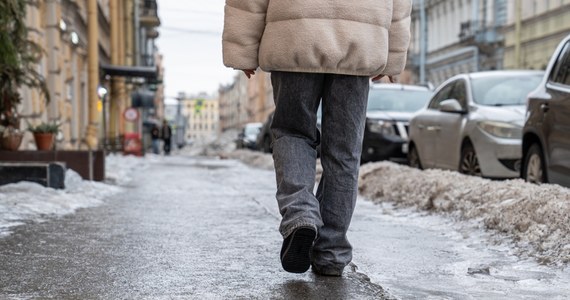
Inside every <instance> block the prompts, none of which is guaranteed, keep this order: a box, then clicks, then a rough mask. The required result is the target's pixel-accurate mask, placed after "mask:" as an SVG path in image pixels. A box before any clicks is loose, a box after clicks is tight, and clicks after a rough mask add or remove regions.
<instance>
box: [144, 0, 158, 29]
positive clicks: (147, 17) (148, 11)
mask: <svg viewBox="0 0 570 300" xmlns="http://www.w3.org/2000/svg"><path fill="white" fill-rule="evenodd" d="M141 6H142V7H141V15H140V22H141V25H142V26H145V27H158V26H160V19H159V18H158V4H157V3H156V0H144V1H142V3H141Z"/></svg>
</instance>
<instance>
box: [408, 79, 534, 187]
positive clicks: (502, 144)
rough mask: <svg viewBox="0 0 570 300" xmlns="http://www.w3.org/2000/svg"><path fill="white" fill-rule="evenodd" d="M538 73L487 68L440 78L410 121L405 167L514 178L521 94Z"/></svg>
mask: <svg viewBox="0 0 570 300" xmlns="http://www.w3.org/2000/svg"><path fill="white" fill-rule="evenodd" d="M543 74H544V72H541V71H491V72H479V73H470V74H461V75H457V76H455V77H452V78H451V79H449V80H447V81H446V82H444V83H443V84H442V85H441V86H440V87H439V88H438V89H437V91H436V93H435V95H434V96H433V97H432V99H431V100H430V102H429V104H428V106H427V108H425V109H423V110H421V111H420V112H418V114H417V115H415V116H414V117H413V118H412V121H411V122H410V146H409V153H408V159H409V161H410V165H411V166H414V167H419V168H441V169H449V170H457V171H459V172H461V173H464V174H469V175H476V176H483V177H490V178H514V177H518V176H519V175H520V161H521V157H522V151H521V145H522V129H523V124H524V114H525V110H526V107H525V104H526V103H525V102H526V97H527V95H528V93H529V92H530V91H532V90H534V89H535V88H536V87H537V86H538V84H539V83H540V81H541V80H542V76H543Z"/></svg>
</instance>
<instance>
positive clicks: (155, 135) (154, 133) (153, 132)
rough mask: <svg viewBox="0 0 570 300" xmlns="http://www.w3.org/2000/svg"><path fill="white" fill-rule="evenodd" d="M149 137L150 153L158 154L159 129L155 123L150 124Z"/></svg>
mask: <svg viewBox="0 0 570 300" xmlns="http://www.w3.org/2000/svg"><path fill="white" fill-rule="evenodd" d="M150 139H151V142H152V153H154V154H160V129H158V126H157V125H156V124H152V128H151V129H150Z"/></svg>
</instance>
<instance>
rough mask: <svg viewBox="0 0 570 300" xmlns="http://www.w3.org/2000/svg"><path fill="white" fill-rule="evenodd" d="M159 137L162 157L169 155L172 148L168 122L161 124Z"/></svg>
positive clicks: (170, 129)
mask: <svg viewBox="0 0 570 300" xmlns="http://www.w3.org/2000/svg"><path fill="white" fill-rule="evenodd" d="M160 136H161V137H162V141H163V142H164V155H170V148H171V146H172V128H171V127H170V125H168V121H166V120H164V121H163V122H162V129H161V132H160Z"/></svg>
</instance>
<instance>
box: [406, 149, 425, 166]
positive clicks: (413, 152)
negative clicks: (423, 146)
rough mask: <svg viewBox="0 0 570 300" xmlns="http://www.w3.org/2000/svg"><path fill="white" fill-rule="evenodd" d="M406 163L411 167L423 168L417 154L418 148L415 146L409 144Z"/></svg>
mask: <svg viewBox="0 0 570 300" xmlns="http://www.w3.org/2000/svg"><path fill="white" fill-rule="evenodd" d="M408 163H409V165H410V167H412V168H416V169H423V168H422V163H421V161H420V156H419V155H418V149H416V146H411V147H410V149H409V150H408Z"/></svg>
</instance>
